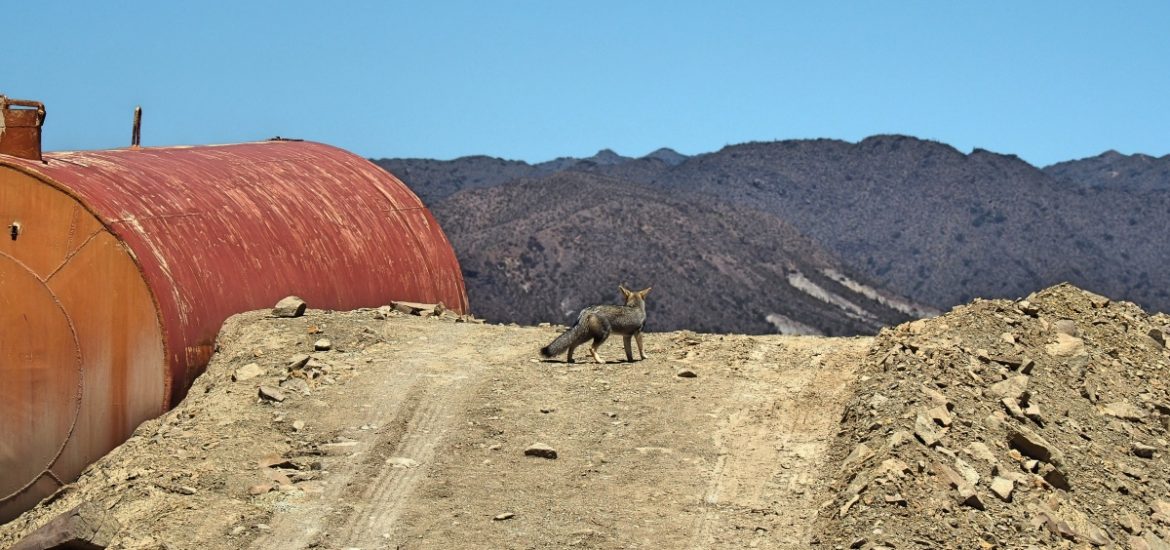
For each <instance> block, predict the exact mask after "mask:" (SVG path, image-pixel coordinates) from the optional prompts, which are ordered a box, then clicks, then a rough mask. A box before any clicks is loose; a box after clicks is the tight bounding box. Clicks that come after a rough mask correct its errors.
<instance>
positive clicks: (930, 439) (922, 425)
mask: <svg viewBox="0 0 1170 550" xmlns="http://www.w3.org/2000/svg"><path fill="white" fill-rule="evenodd" d="M914 435H915V436H917V437H918V439H919V440H920V441H922V444H923V445H926V446H927V447H933V446H935V445H938V441H939V435H938V432H936V431H934V421H933V420H931V419H930V418H929V417H927V416H926V415H925V414H922V413H918V417H917V418H916V419H915V420H914Z"/></svg>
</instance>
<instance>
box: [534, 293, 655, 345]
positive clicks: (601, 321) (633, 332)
mask: <svg viewBox="0 0 1170 550" xmlns="http://www.w3.org/2000/svg"><path fill="white" fill-rule="evenodd" d="M618 289H619V290H621V291H622V296H623V297H625V299H626V305H624V306H614V305H600V306H590V307H587V308H585V309H583V310H581V314H580V315H578V316H577V322H576V323H575V324H574V325H573V326H572V328H570V329H569V330H566V331H565V332H563V333H561V335H560V336H558V337H557V339H556V340H553V341H552V343H551V344H549V345H547V346H545V347H543V348H541V349H540V354H541V355H543V356H544V357H556V356H558V355H560V354H561V353H562V352H564V351H565V350H568V351H569V355H568V357H567V358H566V361H568V362H569V363H572V362H573V350H575V349H577V346H580V345H581V344H584V343H585V342H588V341H589V340H593V346H592V347H591V348H590V349H589V352H590V353H592V354H593V360H594V361H597V362H598V363H604V362H605V361H602V360H601V357H599V356H598V355H597V348H598V347H599V346H601V344H602V342H605V339H606V338H609V335H610V334H620V335H622V340H623V342H624V343H625V346H626V359H627V360H629V361H633V360H634V353H633V350H632V349H631V348H630V339H631V338H633V339H634V340H637V342H638V357H639V358H640V359H645V358H646V354H645V352H643V351H642V325H644V324H645V323H646V294H648V293H649V292H650V288H647V289H646V290H639V291H638V292H633V291H631V290H629V289H627V288H626V287H624V286H619V287H618Z"/></svg>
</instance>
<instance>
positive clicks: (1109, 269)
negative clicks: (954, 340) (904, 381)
mask: <svg viewBox="0 0 1170 550" xmlns="http://www.w3.org/2000/svg"><path fill="white" fill-rule="evenodd" d="M654 183H655V184H657V185H659V186H661V187H664V188H669V189H681V190H689V191H694V192H699V193H703V194H706V195H708V196H711V197H718V198H720V199H722V200H728V201H731V202H733V203H736V204H742V205H745V206H751V207H753V208H758V209H760V210H764V211H766V212H769V213H772V214H775V215H777V216H778V217H780V218H781V219H783V220H785V221H786V222H788V223H790V224H791V225H793V226H794V227H796V228H797V229H798V230H799V231H801V232H802V233H804V234H806V235H807V236H809V237H811V238H812V239H814V240H816V241H818V242H820V243H821V244H823V245H825V246H826V247H827V248H828V249H829V250H831V251H832V252H834V253H835V254H836V255H837V256H839V257H840V258H841V259H842V260H843V261H844V262H845V263H846V264H848V265H850V266H852V267H853V268H855V269H857V270H860V271H862V272H864V273H867V274H868V275H870V276H871V277H873V278H874V279H876V280H877V281H878V282H879V283H881V284H883V285H884V286H886V287H887V288H889V289H891V290H892V291H894V292H897V293H900V294H903V295H906V296H912V297H914V298H915V299H918V300H922V301H924V302H926V303H929V304H932V305H934V306H936V307H942V308H945V307H949V306H951V305H954V304H958V303H963V302H966V301H968V300H970V299H971V298H973V297H977V296H979V297H1004V296H1006V297H1015V296H1022V295H1025V294H1027V293H1029V292H1031V291H1033V290H1035V289H1037V288H1043V287H1045V286H1048V285H1051V284H1054V283H1058V282H1062V281H1069V282H1073V283H1074V284H1078V285H1082V286H1084V287H1087V288H1091V289H1094V290H1097V291H1099V292H1105V293H1108V294H1110V295H1115V296H1123V297H1125V298H1127V299H1130V300H1134V301H1137V302H1139V303H1142V304H1143V305H1145V306H1147V307H1155V308H1166V307H1167V306H1170V295H1168V294H1167V287H1168V286H1170V272H1167V271H1166V270H1165V269H1163V268H1162V267H1161V266H1164V265H1166V261H1167V260H1168V259H1170V243H1166V242H1165V240H1164V239H1163V240H1161V241H1162V242H1157V243H1153V242H1151V241H1150V237H1151V236H1154V235H1161V234H1164V229H1163V228H1164V226H1165V223H1166V219H1167V212H1168V211H1170V210H1168V207H1170V203H1168V201H1167V197H1166V196H1165V193H1151V192H1141V191H1133V190H1128V189H1119V188H1110V189H1086V188H1083V187H1072V186H1069V185H1068V184H1067V183H1063V182H1058V181H1056V180H1054V179H1053V178H1052V177H1051V176H1049V175H1047V174H1045V173H1044V172H1043V171H1041V170H1039V169H1037V168H1035V167H1033V166H1031V165H1030V164H1028V163H1026V162H1024V161H1022V160H1020V159H1019V158H1017V157H1015V156H1011V155H1000V154H995V153H991V152H988V151H984V150H979V149H977V150H975V151H974V152H972V153H971V154H969V155H965V154H963V153H960V152H959V151H957V150H955V149H954V148H952V147H950V146H948V145H944V144H941V143H937V142H931V141H925V140H919V139H915V138H910V137H905V136H874V137H871V138H867V139H865V140H863V141H861V142H859V143H856V144H850V143H846V142H841V141H833V140H811V141H785V142H772V143H748V144H743V145H735V146H731V147H727V148H724V149H723V150H721V151H718V152H716V153H711V154H707V155H700V156H697V157H693V158H691V159H689V160H688V161H687V162H684V163H682V164H680V165H678V166H677V167H675V168H672V169H670V170H668V171H664V172H661V173H660V174H659V175H658V176H657V177H656V178H655V179H654Z"/></svg>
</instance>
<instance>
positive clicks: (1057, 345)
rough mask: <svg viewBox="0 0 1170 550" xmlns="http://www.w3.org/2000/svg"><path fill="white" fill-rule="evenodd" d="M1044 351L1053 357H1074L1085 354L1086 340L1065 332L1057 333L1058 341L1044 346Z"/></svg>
mask: <svg viewBox="0 0 1170 550" xmlns="http://www.w3.org/2000/svg"><path fill="white" fill-rule="evenodd" d="M1044 351H1046V352H1048V355H1051V356H1053V357H1074V356H1077V355H1084V354H1085V342H1084V340H1081V339H1080V338H1077V337H1075V336H1069V335H1068V334H1065V333H1063V332H1061V333H1057V335H1056V342H1053V343H1051V344H1047V345H1045V346H1044Z"/></svg>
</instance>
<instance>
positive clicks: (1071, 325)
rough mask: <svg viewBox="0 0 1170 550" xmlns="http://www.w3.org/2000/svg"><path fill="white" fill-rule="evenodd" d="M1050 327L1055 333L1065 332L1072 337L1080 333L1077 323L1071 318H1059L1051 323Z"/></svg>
mask: <svg viewBox="0 0 1170 550" xmlns="http://www.w3.org/2000/svg"><path fill="white" fill-rule="evenodd" d="M1052 328H1053V330H1055V331H1056V333H1057V334H1067V335H1069V336H1074V337H1075V336H1079V335H1080V331H1078V330H1077V323H1076V321H1073V320H1072V319H1060V320H1058V321H1056V322H1055V323H1053V324H1052Z"/></svg>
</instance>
